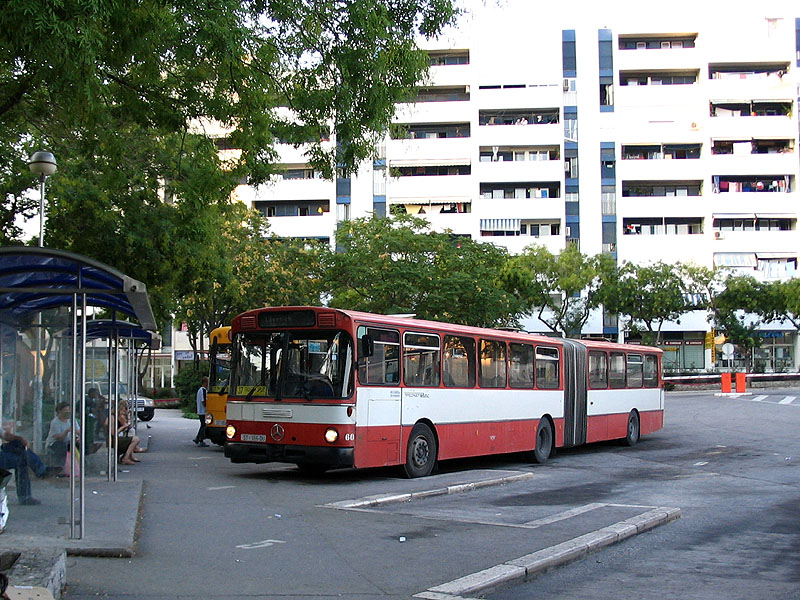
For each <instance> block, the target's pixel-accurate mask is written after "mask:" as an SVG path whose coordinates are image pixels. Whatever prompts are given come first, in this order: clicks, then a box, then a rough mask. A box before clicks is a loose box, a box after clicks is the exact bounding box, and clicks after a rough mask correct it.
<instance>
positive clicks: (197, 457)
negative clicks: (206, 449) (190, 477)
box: [186, 456, 213, 460]
mask: <svg viewBox="0 0 800 600" xmlns="http://www.w3.org/2000/svg"><path fill="white" fill-rule="evenodd" d="M212 458H213V457H212V456H191V457H189V458H187V459H186V460H211V459H212Z"/></svg>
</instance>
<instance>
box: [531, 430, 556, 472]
mask: <svg viewBox="0 0 800 600" xmlns="http://www.w3.org/2000/svg"><path fill="white" fill-rule="evenodd" d="M552 449H553V428H552V427H550V421H549V420H548V419H540V420H539V428H538V429H537V430H536V447H535V448H534V449H533V458H534V459H535V460H536V462H537V463H539V464H540V465H541V464H544V463H546V462H547V459H548V458H550V452H551V450H552Z"/></svg>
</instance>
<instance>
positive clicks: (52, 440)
mask: <svg viewBox="0 0 800 600" xmlns="http://www.w3.org/2000/svg"><path fill="white" fill-rule="evenodd" d="M71 412H72V409H71V408H70V405H69V402H59V403H58V404H57V405H56V416H55V417H53V420H52V421H50V431H49V432H48V434H47V439H46V440H45V443H44V445H45V448H47V456H48V462H49V463H50V464H51V465H53V466H62V465H64V464H66V461H67V450H69V447H70V442H71V441H72V419H71ZM75 433H76V434H77V435H80V434H81V428H80V424H78V425H77V431H76V432H75Z"/></svg>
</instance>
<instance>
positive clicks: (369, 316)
mask: <svg viewBox="0 0 800 600" xmlns="http://www.w3.org/2000/svg"><path fill="white" fill-rule="evenodd" d="M285 310H312V311H314V312H315V313H317V314H319V313H337V314H339V315H342V316H344V317H346V318H348V319H349V320H352V321H359V322H363V323H366V324H374V325H376V326H378V325H388V326H391V327H397V328H401V329H428V330H431V329H432V330H435V331H440V332H446V333H454V334H455V333H460V334H462V335H470V336H475V337H479V336H484V337H487V336H492V337H494V338H504V339H506V340H518V341H519V340H522V339H525V340H528V341H530V342H539V343H551V344H558V345H561V343H562V341H563V338H560V337H553V336H548V335H544V334H540V333H529V332H526V331H519V330H510V329H508V330H506V329H491V328H485V327H473V326H470V325H458V324H455V323H444V322H441V321H428V320H424V319H416V318H411V317H406V316H397V315H380V314H375V313H367V312H361V311H356V310H344V309H340V308H329V307H320V306H277V307H266V308H258V309H254V310H249V311H247V312H244V313H242V314H240V315H238V316H236V317H235V318H234V319H233V330H234V331H242V330H243V329H247V330H249V328H243V327H242V317H247V316H254V315H257V314H258V313H262V312H280V311H285ZM287 328H288V329H291V327H287ZM297 329H302V327H298V328H297ZM575 341H577V342H578V343H580V344H583V345H584V346H586V347H587V348H589V349H594V350H614V349H623V348H624V349H626V350H628V351H631V350H635V349H638V350H639V351H642V352H644V351H647V352H651V353H658V354H661V353H662V352H663V351H662V350H661V349H660V348H655V347H652V346H644V345H639V344H619V343H616V342H608V341H604V340H595V339H584V340H575Z"/></svg>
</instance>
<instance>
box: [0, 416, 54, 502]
mask: <svg viewBox="0 0 800 600" xmlns="http://www.w3.org/2000/svg"><path fill="white" fill-rule="evenodd" d="M0 438H1V439H2V442H3V444H2V446H0V469H6V470H9V471H14V479H15V481H16V483H17V499H18V500H19V503H20V504H23V505H33V504H40V502H39V501H38V500H37V499H36V498H34V497H33V496H31V480H30V476H29V475H28V467H30V468H31V469H33V472H34V473H36V475H37V476H38V477H44V476H45V474H46V473H47V467H46V466H45V464H44V463H43V462H42V459H41V458H39V457H38V456H36V454H34V453H33V452H32V451H31V450H28V440H26V439H25V438H24V437H22V436H20V435H16V434H15V433H13V432H12V431H11V427H10V426H6V425H5V424H4V425H3V429H2V432H0Z"/></svg>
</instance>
